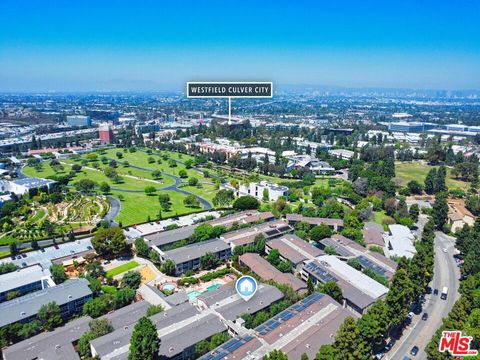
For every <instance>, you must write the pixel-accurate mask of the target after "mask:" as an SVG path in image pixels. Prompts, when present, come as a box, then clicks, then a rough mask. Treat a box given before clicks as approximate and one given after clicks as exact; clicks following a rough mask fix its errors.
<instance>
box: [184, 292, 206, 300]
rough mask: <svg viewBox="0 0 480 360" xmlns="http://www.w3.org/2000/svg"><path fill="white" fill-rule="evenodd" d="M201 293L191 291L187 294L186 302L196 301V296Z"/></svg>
mask: <svg viewBox="0 0 480 360" xmlns="http://www.w3.org/2000/svg"><path fill="white" fill-rule="evenodd" d="M201 294H202V293H201V292H200V291H197V290H193V291H190V292H188V293H187V296H188V301H195V300H197V296H198V295H201Z"/></svg>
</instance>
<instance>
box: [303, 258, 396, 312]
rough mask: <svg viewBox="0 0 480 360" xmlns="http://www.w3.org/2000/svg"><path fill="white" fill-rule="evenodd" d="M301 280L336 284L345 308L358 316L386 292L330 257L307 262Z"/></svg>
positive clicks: (385, 289)
mask: <svg viewBox="0 0 480 360" xmlns="http://www.w3.org/2000/svg"><path fill="white" fill-rule="evenodd" d="M302 278H303V279H305V280H307V279H308V278H310V279H312V281H313V283H314V284H317V283H319V282H320V283H322V284H323V283H326V282H328V281H334V282H336V283H337V284H338V286H339V287H340V288H341V289H342V295H343V298H344V299H345V301H346V305H347V307H348V308H350V309H351V310H352V311H354V312H356V313H359V314H363V313H364V312H365V310H367V309H368V308H369V307H370V306H371V305H372V304H373V303H374V302H375V301H377V300H378V299H381V298H383V297H384V296H385V295H386V294H387V292H388V288H387V287H385V286H383V285H382V284H380V283H378V282H377V281H375V280H373V279H372V278H370V277H368V276H367V275H365V274H363V273H362V272H360V271H358V270H356V269H354V268H353V267H351V266H349V265H348V264H347V263H345V262H343V261H341V260H340V259H338V258H337V257H335V256H332V255H324V256H320V257H319V258H317V259H316V260H311V261H308V262H307V263H306V264H305V266H304V267H303V271H302Z"/></svg>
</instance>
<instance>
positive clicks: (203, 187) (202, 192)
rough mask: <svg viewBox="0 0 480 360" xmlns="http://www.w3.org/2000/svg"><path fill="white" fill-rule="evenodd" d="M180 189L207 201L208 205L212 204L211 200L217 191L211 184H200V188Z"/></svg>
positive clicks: (185, 187)
mask: <svg viewBox="0 0 480 360" xmlns="http://www.w3.org/2000/svg"><path fill="white" fill-rule="evenodd" d="M181 189H182V190H185V191H188V192H190V193H192V194H195V195H198V196H200V197H202V198H204V199H205V200H208V202H210V203H212V201H213V198H214V197H215V194H216V193H217V191H218V190H217V189H216V188H215V185H214V184H212V183H200V186H182V187H181Z"/></svg>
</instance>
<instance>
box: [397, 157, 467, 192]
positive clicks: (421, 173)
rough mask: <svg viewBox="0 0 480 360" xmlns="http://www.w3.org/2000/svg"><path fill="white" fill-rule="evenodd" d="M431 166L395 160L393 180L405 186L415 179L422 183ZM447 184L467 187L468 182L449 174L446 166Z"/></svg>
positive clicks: (460, 187)
mask: <svg viewBox="0 0 480 360" xmlns="http://www.w3.org/2000/svg"><path fill="white" fill-rule="evenodd" d="M432 167H433V166H429V165H424V164H421V163H418V162H396V163H395V173H396V174H397V177H396V178H395V180H396V181H397V182H398V184H399V185H400V186H405V185H407V183H408V182H409V181H411V180H416V181H418V182H419V183H420V184H423V183H424V181H425V178H426V177H427V174H428V172H429V171H430V169H431V168H432ZM447 186H448V188H449V189H455V188H457V189H464V190H465V189H467V188H468V183H466V182H464V181H459V180H455V179H453V178H452V176H451V169H449V168H447Z"/></svg>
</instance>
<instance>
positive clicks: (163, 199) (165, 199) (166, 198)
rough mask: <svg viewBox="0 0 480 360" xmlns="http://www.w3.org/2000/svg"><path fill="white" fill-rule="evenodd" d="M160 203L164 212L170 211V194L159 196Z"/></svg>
mask: <svg viewBox="0 0 480 360" xmlns="http://www.w3.org/2000/svg"><path fill="white" fill-rule="evenodd" d="M158 202H159V203H160V207H161V208H162V210H163V211H170V206H171V202H170V195H168V194H160V195H158Z"/></svg>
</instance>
